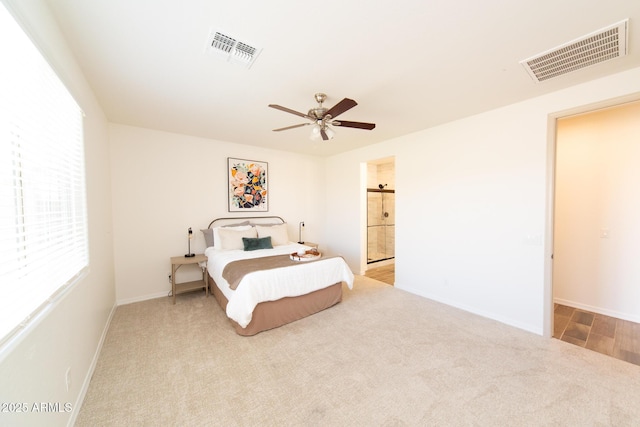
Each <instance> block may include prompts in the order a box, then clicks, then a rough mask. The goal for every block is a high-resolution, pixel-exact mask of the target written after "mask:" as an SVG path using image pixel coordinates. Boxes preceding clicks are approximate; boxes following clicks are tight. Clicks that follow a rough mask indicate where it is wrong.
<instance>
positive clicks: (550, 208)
mask: <svg viewBox="0 0 640 427" xmlns="http://www.w3.org/2000/svg"><path fill="white" fill-rule="evenodd" d="M638 100H640V93H633V94H629V95H625V96H621V97H616V98H610V99H606V100H603V101H599V102H596V103H591V104H586V105H581V106H578V107H573V108H570V109H567V110H562V111H557V112H555V113H551V114H549V115H548V116H547V171H546V172H547V173H546V179H547V191H546V199H547V200H546V202H547V209H546V215H545V223H546V224H545V247H544V260H545V261H544V290H543V295H544V304H543V327H542V331H543V336H544V337H546V338H552V337H553V304H554V302H553V247H554V242H553V233H554V225H555V224H554V221H555V209H554V208H555V207H554V203H555V184H556V182H555V178H556V176H555V175H556V148H557V122H558V119H561V118H564V117H570V116H575V115H578V114H586V113H591V112H595V111H598V110H603V109H606V108H611V107H616V106H620V105H623V104H628V103H631V102H636V101H638Z"/></svg>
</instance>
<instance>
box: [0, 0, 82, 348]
mask: <svg viewBox="0 0 640 427" xmlns="http://www.w3.org/2000/svg"><path fill="white" fill-rule="evenodd" d="M0 55H1V56H2V66H1V67H0V343H2V342H4V341H6V340H8V339H10V338H11V337H12V336H13V335H14V334H15V333H16V332H19V331H20V329H22V328H24V327H25V325H27V324H28V322H29V320H30V319H32V318H33V317H34V316H35V315H37V314H38V313H39V312H40V311H41V310H43V309H45V308H46V307H47V306H48V304H51V302H52V301H54V299H55V297H56V296H57V295H59V294H60V293H61V292H62V291H63V290H64V289H65V288H66V287H68V286H70V285H71V284H72V283H73V282H74V280H75V279H76V278H77V277H78V276H79V275H80V274H82V273H83V271H84V269H85V268H86V267H87V266H88V261H89V255H88V241H87V219H86V201H85V175H84V150H83V137H82V112H81V111H80V108H79V107H78V105H77V104H76V102H75V101H74V99H73V98H72V97H71V95H70V94H69V92H68V90H67V89H66V87H65V86H64V84H63V83H62V82H61V81H60V79H59V78H58V77H57V75H56V74H55V72H54V71H53V69H52V68H51V67H50V66H49V64H48V63H47V61H46V60H45V59H44V58H43V57H42V55H41V54H40V52H39V51H38V49H37V48H36V47H35V46H34V45H33V43H32V42H31V40H30V39H29V37H27V35H26V34H25V33H24V32H23V31H22V29H21V28H20V26H19V25H18V24H17V23H16V22H15V20H14V19H13V17H12V16H11V15H10V14H9V13H8V11H7V10H6V9H5V8H4V7H0Z"/></svg>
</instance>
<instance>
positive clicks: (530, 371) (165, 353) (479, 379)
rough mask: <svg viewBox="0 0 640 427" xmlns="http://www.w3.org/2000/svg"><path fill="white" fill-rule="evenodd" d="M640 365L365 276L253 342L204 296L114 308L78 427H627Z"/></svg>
mask: <svg viewBox="0 0 640 427" xmlns="http://www.w3.org/2000/svg"><path fill="white" fill-rule="evenodd" d="M639 402H640V366H636V365H632V364H630V363H627V362H624V361H621V360H617V359H613V358H610V357H607V356H605V355H602V354H599V353H596V352H592V351H589V350H585V349H582V348H579V347H576V346H574V345H571V344H568V343H565V342H562V341H559V340H555V339H545V338H542V337H539V336H536V335H533V334H530V333H527V332H523V331H521V330H518V329H515V328H512V327H509V326H505V325H502V324H500V323H497V322H494V321H491V320H487V319H484V318H481V317H478V316H474V315H472V314H469V313H466V312H463V311H460V310H456V309H453V308H451V307H447V306H445V305H442V304H438V303H435V302H432V301H429V300H427V299H424V298H420V297H417V296H415V295H411V294H409V293H406V292H403V291H401V290H398V289H395V288H393V287H391V286H388V285H385V284H382V283H380V282H377V281H375V280H372V279H368V278H365V277H362V276H357V277H356V285H355V288H354V290H353V291H349V290H348V289H346V288H345V294H344V299H343V301H342V303H340V304H338V305H337V306H335V307H333V308H331V309H328V310H325V311H323V312H321V313H318V314H316V315H314V316H311V317H309V318H306V319H303V320H300V321H298V322H295V323H293V324H290V325H286V326H284V327H281V328H278V329H274V330H271V331H268V332H263V333H261V334H258V335H256V336H254V337H240V336H238V335H236V334H235V332H234V331H233V329H232V328H231V325H230V324H229V323H228V321H227V319H226V317H225V316H224V314H223V312H222V310H221V309H220V307H219V306H218V305H217V304H216V302H215V300H214V299H213V298H211V297H209V298H205V297H204V295H203V294H201V293H197V294H186V295H181V296H179V297H178V299H177V304H176V305H175V306H174V305H172V304H171V299H170V298H162V299H156V300H152V301H145V302H141V303H136V304H130V305H126V306H121V307H119V308H118V309H117V311H116V313H115V315H114V318H113V320H112V323H111V327H110V330H109V333H108V336H107V337H106V341H105V344H104V348H103V350H102V353H101V355H100V358H99V361H98V363H97V367H96V370H95V374H94V376H93V379H92V381H91V385H90V387H89V390H88V392H87V395H86V398H85V400H84V404H83V406H82V408H81V411H80V414H79V416H78V419H77V424H76V425H78V426H109V425H118V426H133V425H136V426H141V425H148V426H158V425H163V426H209V425H220V426H254V425H261V426H270V425H273V426H288V425H294V426H298V425H300V426H302V425H304V426H347V425H349V426H424V425H428V426H440V425H442V426H449V425H452V426H493V425H496V426H504V425H511V426H560V425H562V426H596V425H597V426H607V425H611V426H632V425H636V426H637V425H640V403H639Z"/></svg>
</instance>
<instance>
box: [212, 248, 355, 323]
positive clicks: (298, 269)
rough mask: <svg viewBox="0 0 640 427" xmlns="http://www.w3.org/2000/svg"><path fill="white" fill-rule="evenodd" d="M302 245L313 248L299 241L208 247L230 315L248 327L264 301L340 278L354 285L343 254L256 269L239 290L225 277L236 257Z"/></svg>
mask: <svg viewBox="0 0 640 427" xmlns="http://www.w3.org/2000/svg"><path fill="white" fill-rule="evenodd" d="M301 248H305V249H309V247H306V246H304V245H300V244H298V243H291V244H288V245H281V246H275V247H274V248H273V249H259V250H256V251H243V250H226V251H221V250H218V249H214V248H213V247H210V248H207V250H206V251H205V255H206V256H207V269H208V271H209V274H210V275H211V277H213V280H215V282H216V284H217V285H218V287H219V288H220V290H221V291H222V293H223V294H224V296H225V297H226V298H227V300H229V304H227V316H229V318H231V319H233V320H235V321H236V322H238V324H239V325H240V326H242V327H243V328H244V327H246V326H247V325H248V324H249V323H250V322H251V317H252V315H253V309H254V308H255V306H256V305H258V304H259V303H261V302H264V301H274V300H277V299H280V298H284V297H294V296H299V295H304V294H308V293H310V292H313V291H316V290H318V289H323V288H326V287H327V286H331V285H333V284H334V283H338V282H346V283H347V285H348V286H349V289H353V273H352V272H351V269H349V266H348V265H347V263H346V262H345V261H344V259H342V258H341V257H334V258H326V259H321V260H318V261H313V262H304V261H303V262H301V265H298V266H294V267H282V268H274V269H271V270H261V271H255V272H253V273H249V274H247V275H246V276H244V278H243V279H242V280H241V281H240V283H239V284H238V286H237V288H236V290H235V291H234V290H232V289H231V288H230V287H229V283H227V281H226V280H225V279H224V278H223V277H222V271H223V270H224V267H225V266H226V265H227V264H228V263H230V262H232V261H237V260H240V259H248V258H259V257H265V256H273V255H284V254H291V253H293V252H297V251H298V250H299V249H301Z"/></svg>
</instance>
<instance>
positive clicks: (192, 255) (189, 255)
mask: <svg viewBox="0 0 640 427" xmlns="http://www.w3.org/2000/svg"><path fill="white" fill-rule="evenodd" d="M194 256H196V254H186V255H185V256H184V257H185V258H192V257H194Z"/></svg>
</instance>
